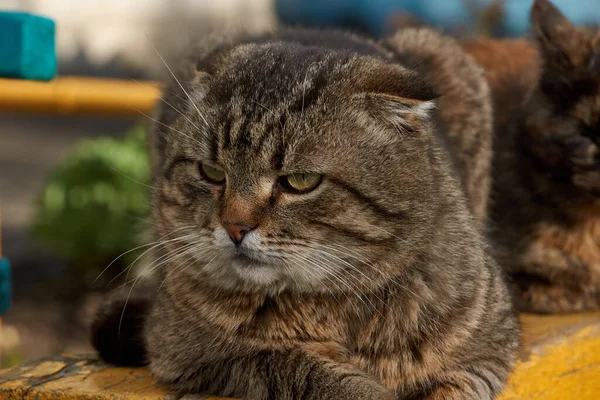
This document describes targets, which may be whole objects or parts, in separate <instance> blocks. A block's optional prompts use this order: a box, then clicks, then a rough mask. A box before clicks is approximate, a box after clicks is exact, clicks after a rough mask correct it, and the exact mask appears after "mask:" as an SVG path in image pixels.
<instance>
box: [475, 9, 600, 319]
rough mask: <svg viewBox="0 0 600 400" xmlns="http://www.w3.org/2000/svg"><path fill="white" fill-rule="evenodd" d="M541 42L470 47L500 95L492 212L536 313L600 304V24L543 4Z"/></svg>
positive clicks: (537, 26)
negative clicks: (580, 21) (575, 20)
mask: <svg viewBox="0 0 600 400" xmlns="http://www.w3.org/2000/svg"><path fill="white" fill-rule="evenodd" d="M531 20H532V25H533V31H534V33H535V42H529V41H526V40H522V39H521V40H481V41H475V42H470V43H465V45H464V47H465V48H466V49H467V50H468V52H470V53H471V54H472V55H473V56H474V57H475V58H476V59H477V61H478V62H479V63H480V64H481V65H482V66H483V67H484V68H485V70H486V73H487V77H488V81H489V83H490V87H491V90H492V93H493V98H494V111H495V135H494V146H493V147H494V154H495V155H494V161H493V171H494V172H493V182H494V184H493V189H492V200H491V203H492V207H491V214H490V219H491V223H492V227H493V231H494V232H495V235H494V237H495V240H496V242H497V244H498V247H499V250H501V254H500V256H501V258H500V262H501V264H504V265H506V267H507V268H508V271H509V272H510V274H511V275H512V278H513V280H514V281H515V282H516V283H517V284H518V306H519V307H520V308H521V309H523V310H527V311H537V312H571V311H581V310H597V309H600V154H599V147H598V146H599V145H600V30H598V29H592V28H583V27H576V26H573V25H572V24H571V23H570V22H569V21H568V20H567V18H565V17H564V16H563V15H562V14H561V13H560V11H559V10H558V9H557V8H556V7H555V6H554V5H553V4H552V3H550V2H549V1H548V0H536V1H535V2H534V5H533V8H532V13H531Z"/></svg>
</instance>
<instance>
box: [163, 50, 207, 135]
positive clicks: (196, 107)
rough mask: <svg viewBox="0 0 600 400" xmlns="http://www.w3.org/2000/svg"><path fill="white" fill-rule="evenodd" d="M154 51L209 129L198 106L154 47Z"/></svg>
mask: <svg viewBox="0 0 600 400" xmlns="http://www.w3.org/2000/svg"><path fill="white" fill-rule="evenodd" d="M153 47H154V46H153ZM154 51H155V52H156V54H157V55H158V57H159V58H160V60H161V61H162V63H163V64H164V65H165V67H167V69H168V70H169V73H170V74H171V76H172V77H173V79H175V82H177V84H178V85H179V87H180V88H181V90H183V93H185V95H186V96H187V98H188V99H189V100H190V103H191V104H192V105H193V106H194V108H195V109H196V111H197V112H198V116H199V117H200V118H202V121H204V123H205V124H206V126H207V127H208V128H210V124H209V123H208V121H207V120H206V118H204V116H203V115H202V113H201V112H200V109H199V108H198V106H197V105H196V103H194V100H193V99H192V96H190V95H189V93H188V92H187V90H185V88H184V87H183V85H182V84H181V82H180V81H179V79H177V76H175V74H174V73H173V71H172V70H171V67H169V65H168V64H167V62H166V61H165V59H164V58H163V57H162V56H161V55H160V53H159V51H158V49H157V48H156V47H154Z"/></svg>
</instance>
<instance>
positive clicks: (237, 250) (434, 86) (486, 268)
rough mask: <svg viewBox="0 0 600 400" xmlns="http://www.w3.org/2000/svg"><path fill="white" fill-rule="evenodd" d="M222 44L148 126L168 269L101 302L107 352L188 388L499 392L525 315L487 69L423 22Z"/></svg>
mask: <svg viewBox="0 0 600 400" xmlns="http://www.w3.org/2000/svg"><path fill="white" fill-rule="evenodd" d="M211 43H212V42H210V41H208V40H205V41H203V47H202V48H201V49H197V50H196V51H195V52H192V56H191V57H189V58H186V61H185V62H183V63H182V67H181V69H180V70H177V71H175V72H174V73H173V74H174V77H176V79H173V80H172V81H171V82H170V84H169V85H168V87H167V89H166V90H165V93H164V97H163V102H162V104H161V106H159V108H158V110H157V117H156V118H157V121H158V122H157V124H156V125H155V129H154V130H153V132H152V133H151V138H150V139H151V142H152V145H151V147H152V148H151V155H152V164H153V186H154V187H155V192H154V198H153V219H154V226H155V236H156V240H157V241H158V242H159V243H160V250H161V254H160V255H159V256H158V257H157V258H156V260H155V262H154V263H152V264H151V265H150V266H149V268H152V269H154V270H155V274H156V278H157V279H156V285H155V286H150V287H148V288H145V289H143V290H139V291H137V290H134V291H133V293H131V296H121V295H119V294H117V295H115V297H113V298H112V299H110V300H109V301H108V302H107V303H106V304H105V305H104V307H102V308H101V310H100V311H99V313H98V316H97V318H96V321H95V323H94V327H93V328H94V330H93V332H94V333H93V342H94V345H95V346H96V348H97V349H98V351H99V353H100V355H101V356H102V357H103V358H104V359H105V360H107V361H109V362H113V363H117V364H145V363H149V365H150V369H151V371H152V374H153V375H154V377H155V378H156V379H157V380H158V382H160V383H161V384H164V385H166V386H168V387H169V388H171V389H174V390H177V391H179V392H181V393H208V394H213V395H220V396H231V397H242V398H247V399H278V400H286V399H332V400H334V399H354V400H362V399H492V398H494V397H495V396H496V395H497V394H498V393H499V392H500V391H501V390H502V388H503V386H504V383H505V381H506V379H507V374H508V372H509V371H510V369H511V366H512V365H513V362H514V359H515V353H516V350H517V347H518V342H519V329H518V322H517V318H516V315H515V313H514V311H513V309H512V306H511V302H510V300H509V294H508V290H507V287H506V285H505V282H504V280H503V276H502V274H501V270H500V269H499V267H498V266H497V264H496V263H495V261H494V260H493V259H492V257H490V254H489V252H488V250H487V247H486V242H485V240H484V237H483V235H482V229H481V225H482V224H481V223H482V220H483V219H484V218H485V213H486V212H485V203H486V200H487V197H488V196H487V188H488V187H489V173H488V170H489V163H490V156H491V153H490V146H491V140H490V138H491V128H492V125H491V104H490V101H489V96H488V87H487V84H486V82H485V79H484V73H483V70H482V69H481V68H480V67H479V66H477V64H476V63H475V62H474V61H473V60H472V59H471V58H470V57H469V56H467V55H466V54H465V53H464V51H462V50H461V48H460V46H459V45H458V44H457V43H456V42H455V41H453V40H452V39H449V38H443V37H441V36H439V35H437V34H436V33H434V32H432V31H429V30H412V29H409V30H404V31H401V32H399V33H397V34H396V35H394V36H392V37H390V38H388V39H386V40H385V41H384V42H382V43H374V42H371V41H368V40H366V39H362V38H359V37H357V36H353V35H350V34H345V33H340V32H329V31H312V30H283V31H280V32H277V33H272V34H268V35H265V36H262V37H254V38H249V39H248V38H241V39H240V38H235V37H233V38H224V39H221V40H218V41H217V42H216V43H214V44H211ZM438 93H440V94H442V97H440V98H439V101H438V102H437V109H436V107H435V106H436V100H435V99H436V98H437V97H438ZM465 193H466V194H467V196H466V195H465ZM474 215H475V216H474ZM127 294H128V293H125V295H127Z"/></svg>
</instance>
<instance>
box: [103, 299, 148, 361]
mask: <svg viewBox="0 0 600 400" xmlns="http://www.w3.org/2000/svg"><path fill="white" fill-rule="evenodd" d="M123 292H124V293H122V292H115V293H114V294H113V295H111V296H110V297H109V298H108V299H106V300H105V301H104V302H103V304H102V305H101V306H100V308H99V309H98V311H97V312H96V315H95V317H94V321H93V323H92V332H91V334H92V345H93V346H94V348H95V349H96V350H97V351H98V354H99V355H100V357H101V358H102V359H103V360H104V361H106V362H107V363H110V364H116V365H121V366H142V365H146V364H148V357H147V352H146V343H145V339H144V334H143V333H144V326H145V323H146V320H147V317H148V315H149V313H150V309H151V306H152V302H151V300H150V299H149V298H148V297H147V296H142V294H141V293H140V294H135V295H133V294H132V295H131V296H130V295H129V293H128V292H129V291H128V290H123Z"/></svg>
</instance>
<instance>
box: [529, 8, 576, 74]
mask: <svg viewBox="0 0 600 400" xmlns="http://www.w3.org/2000/svg"><path fill="white" fill-rule="evenodd" d="M531 24H532V27H533V32H534V33H535V37H536V40H537V42H538V45H539V47H540V51H541V52H542V54H543V55H544V57H545V58H546V59H549V61H552V62H555V63H560V64H565V63H569V62H570V57H569V54H570V52H571V51H573V50H577V49H574V48H573V45H574V40H573V39H574V38H576V37H577V36H578V32H577V27H576V26H575V25H573V24H572V23H571V22H570V21H569V20H568V19H567V17H565V16H564V15H563V14H562V13H561V12H560V10H559V9H558V8H556V6H555V5H554V4H552V3H551V2H550V1H549V0H535V2H534V3H533V7H532V8H531Z"/></svg>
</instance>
